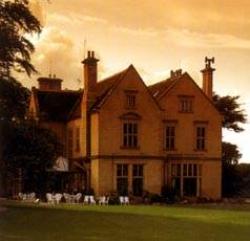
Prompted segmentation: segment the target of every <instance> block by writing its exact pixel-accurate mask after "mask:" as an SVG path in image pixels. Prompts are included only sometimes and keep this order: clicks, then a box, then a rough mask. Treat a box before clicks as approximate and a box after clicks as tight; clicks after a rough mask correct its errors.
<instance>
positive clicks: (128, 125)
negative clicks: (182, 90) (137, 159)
mask: <svg viewBox="0 0 250 241" xmlns="http://www.w3.org/2000/svg"><path fill="white" fill-rule="evenodd" d="M123 147H127V148H136V147H138V124H137V123H136V122H130V121H129V122H125V123H123Z"/></svg>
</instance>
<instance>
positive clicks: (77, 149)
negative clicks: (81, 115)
mask: <svg viewBox="0 0 250 241" xmlns="http://www.w3.org/2000/svg"><path fill="white" fill-rule="evenodd" d="M75 138H76V146H75V151H76V152H79V151H80V128H79V127H77V128H76V136H75Z"/></svg>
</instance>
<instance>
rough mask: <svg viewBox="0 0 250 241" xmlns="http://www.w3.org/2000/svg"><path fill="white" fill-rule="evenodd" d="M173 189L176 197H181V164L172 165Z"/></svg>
mask: <svg viewBox="0 0 250 241" xmlns="http://www.w3.org/2000/svg"><path fill="white" fill-rule="evenodd" d="M171 176H172V188H173V191H174V193H175V194H176V195H181V193H180V192H181V164H172V165H171Z"/></svg>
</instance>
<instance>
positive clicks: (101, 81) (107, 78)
mask: <svg viewBox="0 0 250 241" xmlns="http://www.w3.org/2000/svg"><path fill="white" fill-rule="evenodd" d="M128 68H129V67H128ZM128 68H126V69H124V70H122V71H119V72H117V73H114V74H112V75H111V76H109V77H106V78H104V79H102V80H100V81H98V82H97V84H100V83H103V82H104V81H106V80H109V79H112V78H114V77H118V76H119V75H120V74H123V73H124V72H126V71H127V70H128Z"/></svg>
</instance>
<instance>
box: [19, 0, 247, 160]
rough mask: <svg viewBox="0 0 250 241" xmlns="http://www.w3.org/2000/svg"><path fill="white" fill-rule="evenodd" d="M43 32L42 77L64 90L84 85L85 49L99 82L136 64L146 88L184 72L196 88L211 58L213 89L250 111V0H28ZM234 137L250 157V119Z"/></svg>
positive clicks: (38, 58) (39, 45)
mask: <svg viewBox="0 0 250 241" xmlns="http://www.w3.org/2000/svg"><path fill="white" fill-rule="evenodd" d="M30 2H31V8H32V10H33V12H34V14H35V15H36V16H37V17H38V18H39V19H40V21H41V23H42V25H43V31H42V33H41V34H40V35H39V36H36V35H34V36H31V37H30V38H31V40H32V42H33V43H34V45H35V47H36V52H35V53H34V55H33V57H32V61H33V64H34V65H35V66H36V68H37V69H38V71H39V73H40V75H37V76H33V77H32V78H31V79H29V78H27V77H26V76H25V77H24V76H23V77H22V78H23V83H24V85H25V86H27V87H31V86H37V83H36V78H38V77H39V76H48V75H49V74H56V76H57V77H59V78H62V79H63V80H64V81H63V87H64V88H67V89H78V88H82V87H83V84H82V74H83V73H82V65H81V61H82V60H83V58H84V54H85V52H86V50H94V51H95V52H96V55H97V56H98V58H99V59H100V62H99V79H103V78H105V77H107V76H109V75H111V74H113V73H116V72H118V71H121V70H123V69H125V68H127V67H128V66H129V65H130V64H133V65H134V66H135V67H136V69H137V70H138V72H139V73H140V75H141V76H142V78H143V80H144V81H145V83H146V84H147V85H149V84H153V83H155V82H157V81H161V80H164V79H166V78H167V77H169V74H170V70H176V69H179V68H181V69H183V70H184V71H187V72H188V73H189V74H190V75H191V76H192V77H193V79H194V80H195V81H196V82H197V83H198V84H199V85H200V86H201V81H202V76H201V73H200V70H201V69H203V68H204V58H205V56H208V57H215V64H214V67H215V68H216V71H215V73H214V91H215V92H216V93H217V94H219V95H239V96H240V99H239V102H240V103H241V104H242V108H243V109H245V110H246V114H248V115H249V116H250V96H249V95H248V91H249V89H250V88H249V87H250V84H249V80H250V18H249V11H250V1H249V0H174V1H173V0H157V1H156V0H119V1H117V0H105V1H104V0H71V1H68V0H50V1H44V0H31V1H30ZM243 128H245V131H244V132H243V133H240V134H237V133H234V132H231V131H223V139H224V141H229V142H232V143H235V144H237V145H238V146H239V150H240V152H241V153H242V154H243V156H242V158H241V162H250V148H249V147H248V140H250V139H249V136H250V122H249V121H248V122H247V123H246V124H245V125H243Z"/></svg>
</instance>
